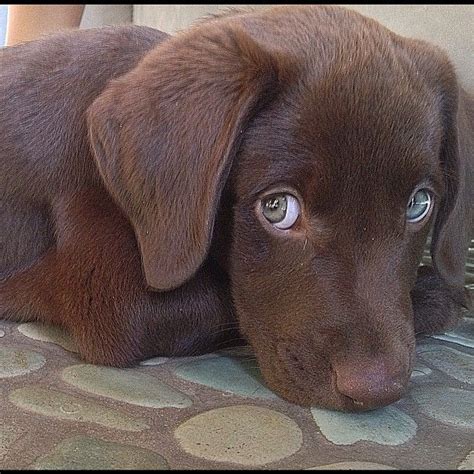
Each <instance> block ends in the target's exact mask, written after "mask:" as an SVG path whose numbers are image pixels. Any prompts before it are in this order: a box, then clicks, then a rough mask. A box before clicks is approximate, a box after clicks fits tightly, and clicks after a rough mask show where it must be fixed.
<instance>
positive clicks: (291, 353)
mask: <svg viewBox="0 0 474 474" xmlns="http://www.w3.org/2000/svg"><path fill="white" fill-rule="evenodd" d="M0 68H1V69H0V70H1V72H0V103H1V106H2V110H3V113H2V115H1V117H0V155H1V161H0V167H1V168H0V172H1V173H0V180H1V181H0V203H1V212H2V214H1V219H2V223H1V224H2V228H1V231H0V242H1V247H0V252H1V253H0V276H1V277H2V278H3V280H2V283H0V311H1V312H2V313H1V314H3V316H4V317H10V318H15V319H22V320H31V319H39V320H43V321H49V322H53V323H56V324H60V325H63V326H65V327H66V328H67V329H68V330H70V331H71V332H72V334H73V336H74V337H75V339H76V341H77V343H78V346H79V349H80V352H81V355H82V357H84V358H85V359H86V360H88V361H90V362H97V363H103V364H110V365H128V364H131V363H134V362H135V361H137V360H139V359H141V358H143V357H147V356H151V355H155V354H162V355H165V354H189V353H195V352H199V351H205V350H211V349H212V348H213V347H215V346H216V345H219V344H220V343H221V342H222V341H223V340H225V339H226V338H229V337H235V336H236V334H235V333H234V331H233V329H234V328H235V324H236V318H237V319H238V321H239V325H240V328H241V330H242V331H243V333H244V334H245V336H246V337H247V339H248V340H249V342H250V343H251V344H252V346H253V348H254V350H255V352H256V355H257V358H258V361H259V363H260V365H261V368H262V371H263V374H264V377H265V379H266V381H267V382H268V383H269V385H270V386H271V387H272V388H274V389H275V390H277V391H278V392H279V393H280V394H282V395H283V396H284V397H286V398H287V399H289V400H292V401H295V402H297V403H302V404H320V405H324V406H330V407H334V408H338V409H351V410H354V409H367V408H371V407H374V406H377V405H383V404H387V403H390V401H393V400H395V399H396V398H398V397H399V396H400V395H401V393H403V389H404V387H405V386H406V384H407V380H408V377H409V374H410V370H411V364H412V358H413V348H414V335H415V333H430V332H434V331H439V330H443V329H445V328H447V327H450V326H452V325H453V324H455V322H456V321H457V319H458V318H459V315H460V314H461V307H462V306H463V305H466V304H467V302H466V299H465V294H464V290H463V275H464V261H465V257H466V252H467V245H468V241H469V238H470V237H471V236H472V234H471V232H472V227H473V213H472V202H473V199H474V196H473V195H472V193H473V186H472V176H473V158H472V153H473V138H472V124H473V121H474V117H473V105H472V100H471V99H470V98H469V97H468V96H467V95H466V94H465V92H464V91H462V89H461V88H460V87H459V86H458V84H457V80H456V76H455V73H454V71H453V68H452V66H451V65H450V63H449V61H448V60H447V58H446V57H445V56H444V54H443V53H441V52H440V51H438V50H437V49H435V48H433V47H431V46H429V45H427V44H425V43H423V42H420V41H413V40H407V39H404V38H401V37H399V36H397V35H394V34H393V33H391V32H389V31H388V30H386V29H385V28H383V27H382V26H380V25H378V24H377V23H376V22H374V21H372V20H369V19H366V18H364V17H362V16H360V15H358V14H355V13H353V12H349V11H346V10H343V9H340V8H335V7H319V6H306V7H279V8H275V9H271V10H269V11H267V12H263V13H251V12H249V13H234V14H232V15H229V16H224V17H221V18H219V17H218V18H215V19H211V20H208V21H207V22H205V23H203V24H200V25H197V26H195V27H194V28H192V29H190V30H189V31H188V32H183V33H181V34H178V35H177V36H176V37H174V38H168V37H167V36H166V35H165V34H163V33H160V32H157V31H155V30H152V29H149V28H140V27H125V28H123V27H120V28H109V29H103V30H91V31H83V32H81V31H80V32H75V33H70V34H65V35H62V36H57V37H52V38H46V39H44V40H40V41H38V42H33V43H30V44H25V45H22V46H18V47H15V48H12V49H6V50H4V51H2V52H1V55H0ZM470 183H471V185H470ZM420 187H421V188H423V189H425V188H426V189H429V190H431V191H430V192H432V193H433V196H434V197H433V199H434V203H435V204H434V206H433V207H432V208H430V209H431V211H430V212H431V214H429V215H428V217H427V218H426V220H425V221H424V222H422V223H419V224H411V223H407V222H406V220H405V208H406V205H407V202H408V201H409V200H410V195H411V194H412V193H413V192H414V190H416V189H418V188H420ZM272 190H273V191H279V192H280V193H283V192H288V193H290V194H292V195H293V196H296V199H297V201H298V202H299V203H300V207H301V209H300V211H301V212H300V214H299V216H298V220H297V221H296V223H295V225H294V226H293V227H291V228H290V229H288V230H285V231H284V232H281V231H280V230H278V229H276V228H275V227H274V226H272V225H269V223H268V222H267V221H266V220H265V218H262V216H261V214H260V212H261V207H260V204H259V203H262V202H263V201H262V199H263V198H264V196H265V195H267V194H268V192H270V191H272ZM259 219H260V221H259ZM262 219H263V220H262ZM431 224H434V230H433V245H432V255H433V261H434V267H433V268H431V267H423V268H422V269H421V270H420V271H419V273H418V278H417V268H418V264H419V261H420V259H421V254H422V250H423V246H424V243H425V240H426V236H427V234H428V231H429V229H430V226H431ZM152 289H157V290H161V291H160V292H154V291H152ZM234 313H235V315H234ZM277 361H279V362H277Z"/></svg>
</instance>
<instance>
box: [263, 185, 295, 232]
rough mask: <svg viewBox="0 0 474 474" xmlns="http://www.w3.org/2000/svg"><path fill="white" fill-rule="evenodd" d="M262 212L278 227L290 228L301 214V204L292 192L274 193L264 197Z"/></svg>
mask: <svg viewBox="0 0 474 474" xmlns="http://www.w3.org/2000/svg"><path fill="white" fill-rule="evenodd" d="M262 214H263V215H264V216H265V219H267V221H268V222H270V224H272V225H274V226H275V227H277V228H278V229H289V228H290V227H292V226H293V224H294V223H295V222H296V220H297V219H298V216H299V215H300V205H299V203H298V200H297V199H296V198H295V197H294V196H292V195H291V194H272V195H271V196H268V197H266V198H264V199H262Z"/></svg>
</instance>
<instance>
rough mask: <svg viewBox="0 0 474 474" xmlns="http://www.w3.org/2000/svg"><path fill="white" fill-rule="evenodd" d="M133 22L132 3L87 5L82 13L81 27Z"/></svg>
mask: <svg viewBox="0 0 474 474" xmlns="http://www.w3.org/2000/svg"><path fill="white" fill-rule="evenodd" d="M131 22H132V5H131V4H130V5H122V4H120V5H87V4H86V7H85V8H84V13H83V15H82V21H81V26H80V27H81V28H95V27H98V26H105V25H119V24H123V23H131Z"/></svg>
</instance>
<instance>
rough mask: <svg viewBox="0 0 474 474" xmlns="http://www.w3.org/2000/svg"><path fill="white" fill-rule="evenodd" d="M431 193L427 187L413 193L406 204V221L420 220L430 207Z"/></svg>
mask: <svg viewBox="0 0 474 474" xmlns="http://www.w3.org/2000/svg"><path fill="white" fill-rule="evenodd" d="M431 203H432V199H431V193H430V192H429V191H428V190H427V189H419V190H418V191H416V193H414V194H413V196H412V197H411V199H410V201H409V202H408V206H407V221H408V222H411V223H414V222H419V221H421V220H422V219H423V218H424V217H426V215H427V214H428V212H429V211H430V209H431Z"/></svg>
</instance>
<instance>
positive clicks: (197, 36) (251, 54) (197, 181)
mask: <svg viewBox="0 0 474 474" xmlns="http://www.w3.org/2000/svg"><path fill="white" fill-rule="evenodd" d="M284 63H285V60H284V58H282V57H278V58H277V57H275V55H274V54H270V53H268V52H267V51H265V50H264V49H262V48H261V47H260V46H259V45H258V44H257V43H256V42H255V41H254V40H253V39H252V38H251V37H250V36H249V35H248V34H247V33H245V32H244V31H243V30H242V29H240V28H239V26H238V25H237V24H236V23H235V22H234V23H225V21H224V20H221V23H219V21H217V22H215V24H214V23H213V24H203V25H201V26H199V27H195V28H193V29H191V30H189V31H188V32H185V33H181V34H178V35H177V36H175V37H173V38H171V39H169V40H167V41H165V42H164V43H162V44H161V45H159V46H158V47H156V48H155V49H154V50H153V51H151V52H150V53H149V54H148V55H147V56H146V57H145V58H144V59H143V60H142V61H141V63H139V64H138V66H137V67H136V68H135V69H134V70H132V71H131V72H129V73H128V74H126V75H125V76H122V77H121V78H119V79H118V80H115V81H112V82H111V83H110V84H109V86H108V87H107V88H106V90H105V91H104V92H103V93H102V95H101V96H100V97H99V98H98V99H97V100H96V101H95V102H94V103H93V105H92V106H91V108H90V110H89V115H88V120H89V127H90V140H91V143H92V147H93V150H94V154H95V158H96V162H97V166H98V169H99V171H100V174H101V176H102V178H103V181H104V183H105V186H106V188H107V190H108V191H109V192H110V194H111V195H112V196H113V198H114V199H115V200H116V201H117V203H118V204H119V205H120V206H121V207H122V209H123V210H124V211H125V213H126V214H127V216H128V217H129V219H130V222H131V223H132V225H133V227H134V229H135V234H136V236H137V240H138V243H139V247H140V251H141V255H142V262H143V268H144V273H145V278H146V280H147V283H148V284H149V285H150V286H151V287H153V288H156V289H161V290H168V289H172V288H175V287H177V286H179V285H181V284H182V283H184V282H185V281H186V280H187V279H189V278H190V277H191V276H192V275H193V274H194V273H195V272H196V270H197V269H198V268H199V266H200V265H201V264H202V263H203V261H204V259H205V258H206V255H207V252H208V249H209V245H210V242H211V238H212V232H213V225H214V220H215V217H216V212H217V208H218V205H219V199H220V195H221V191H222V189H223V187H224V184H225V181H226V179H227V177H228V174H229V171H230V167H231V164H232V160H233V157H234V156H235V154H236V151H237V148H238V145H239V143H240V139H241V137H242V134H243V132H244V130H245V128H246V127H247V126H248V124H249V121H250V120H251V119H252V117H253V116H254V115H255V114H256V113H257V111H258V110H259V109H260V108H261V107H262V106H263V105H264V104H265V103H267V102H268V101H269V100H271V98H272V97H274V96H275V94H276V93H277V92H278V90H279V88H280V85H281V84H282V82H284V81H283V79H284V78H285V80H286V77H287V76H286V73H285V74H283V72H284V71H288V70H290V69H289V68H286V67H285V68H284V67H283V64H284ZM291 72H292V73H294V70H292V71H291Z"/></svg>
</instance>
